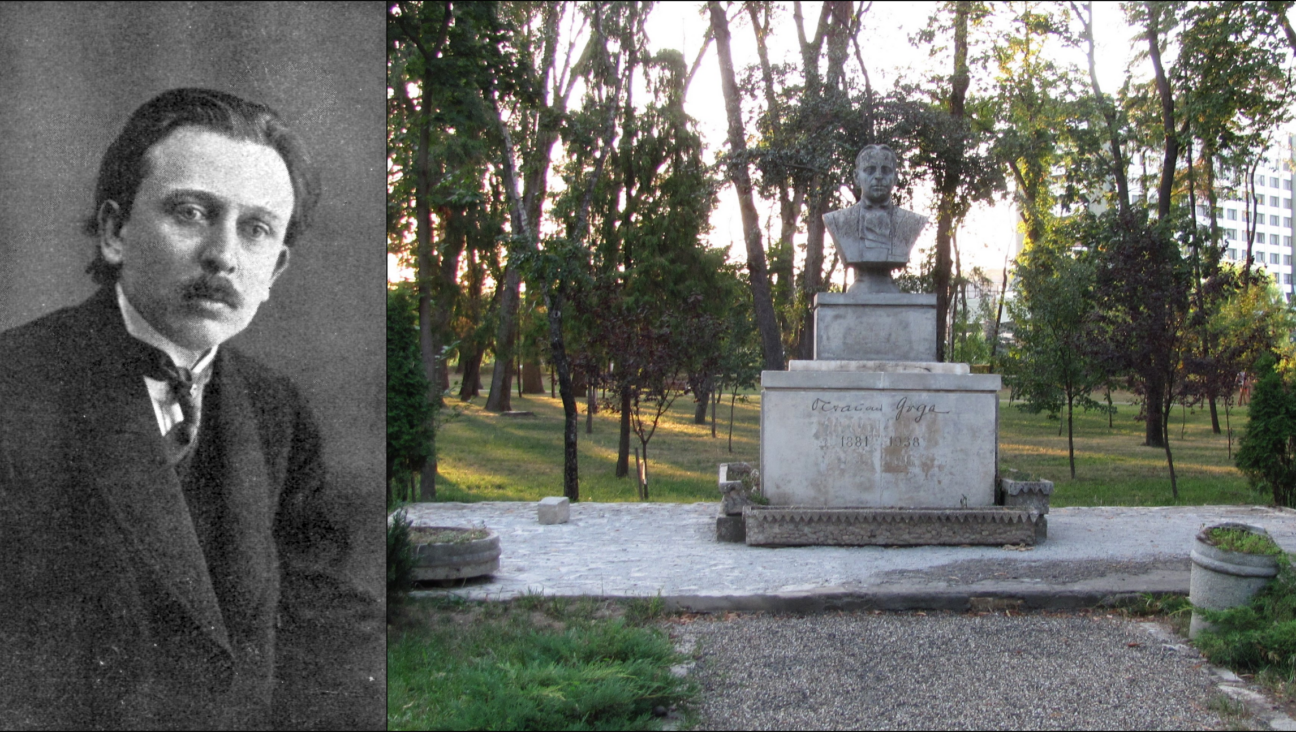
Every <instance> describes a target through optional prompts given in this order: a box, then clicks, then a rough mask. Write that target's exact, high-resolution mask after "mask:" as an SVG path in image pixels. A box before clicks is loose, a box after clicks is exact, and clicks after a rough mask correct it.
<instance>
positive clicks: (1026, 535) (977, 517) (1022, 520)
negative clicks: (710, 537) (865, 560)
mask: <svg viewBox="0 0 1296 732" xmlns="http://www.w3.org/2000/svg"><path fill="white" fill-rule="evenodd" d="M743 518H744V519H745V522H746V535H747V536H746V540H747V544H748V545H749V546H812V545H838V546H843V545H844V546H859V545H883V546H918V545H932V544H940V545H960V544H981V545H1002V544H1034V543H1035V537H1036V532H1037V524H1038V523H1039V522H1040V521H1041V520H1042V519H1043V517H1042V516H1040V514H1038V513H1036V512H1034V511H1028V510H1022V509H1015V508H1002V507H983V508H818V507H807V506H749V507H747V508H745V509H743Z"/></svg>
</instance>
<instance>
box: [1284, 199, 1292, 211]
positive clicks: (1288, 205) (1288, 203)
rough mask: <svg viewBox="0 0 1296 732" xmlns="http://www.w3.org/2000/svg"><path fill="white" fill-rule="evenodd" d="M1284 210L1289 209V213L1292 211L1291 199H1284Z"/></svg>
mask: <svg viewBox="0 0 1296 732" xmlns="http://www.w3.org/2000/svg"><path fill="white" fill-rule="evenodd" d="M1283 208H1285V209H1287V210H1288V211H1290V210H1291V199H1290V198H1284V199H1283Z"/></svg>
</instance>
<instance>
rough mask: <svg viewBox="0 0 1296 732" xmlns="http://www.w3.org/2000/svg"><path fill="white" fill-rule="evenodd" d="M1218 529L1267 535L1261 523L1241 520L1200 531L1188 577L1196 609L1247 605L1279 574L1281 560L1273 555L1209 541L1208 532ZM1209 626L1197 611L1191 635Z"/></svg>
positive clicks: (1189, 589)
mask: <svg viewBox="0 0 1296 732" xmlns="http://www.w3.org/2000/svg"><path fill="white" fill-rule="evenodd" d="M1218 528H1225V529H1244V530H1246V531H1250V532H1253V533H1256V534H1268V532H1267V531H1265V530H1264V529H1263V528H1261V527H1259V526H1252V525H1250V524H1238V523H1223V524H1215V525H1213V526H1208V527H1206V528H1204V529H1202V531H1201V533H1199V534H1197V538H1196V539H1195V540H1194V541H1193V549H1192V574H1190V575H1189V580H1188V599H1189V600H1190V601H1192V604H1193V607H1195V608H1197V607H1202V608H1206V609H1208V610H1227V609H1229V608H1232V607H1238V606H1239V605H1245V604H1246V603H1247V602H1248V601H1250V599H1251V597H1252V596H1253V595H1255V594H1256V593H1257V592H1259V591H1260V590H1262V589H1264V586H1265V585H1266V584H1268V582H1269V580H1271V579H1273V577H1274V576H1275V575H1277V574H1278V561H1277V560H1276V559H1275V558H1274V557H1272V556H1269V555H1266V554H1243V553H1241V552H1230V551H1224V550H1222V549H1220V548H1219V547H1216V546H1212V545H1210V544H1209V543H1207V542H1206V536H1207V532H1209V531H1210V530H1211V529H1218ZM1210 629H1211V624H1210V623H1208V622H1206V620H1205V618H1203V617H1202V616H1201V614H1200V613H1198V612H1197V611H1196V610H1194V611H1193V614H1192V622H1191V623H1190V624H1189V626H1188V637H1189V638H1196V637H1197V634H1198V633H1201V632H1202V631H1203V630H1210Z"/></svg>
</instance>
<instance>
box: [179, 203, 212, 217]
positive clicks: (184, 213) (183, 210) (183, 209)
mask: <svg viewBox="0 0 1296 732" xmlns="http://www.w3.org/2000/svg"><path fill="white" fill-rule="evenodd" d="M175 214H176V218H178V219H180V220H181V221H203V220H205V219H206V218H207V211H205V210H204V209H203V208H202V207H201V206H195V205H194V204H192V203H185V204H181V205H179V206H177V207H176V209H175Z"/></svg>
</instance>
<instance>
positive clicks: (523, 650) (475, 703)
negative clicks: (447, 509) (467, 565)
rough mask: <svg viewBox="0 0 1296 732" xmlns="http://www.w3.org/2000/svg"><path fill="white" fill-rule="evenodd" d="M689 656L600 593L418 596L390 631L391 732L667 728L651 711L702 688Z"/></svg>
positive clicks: (684, 702) (676, 704)
mask: <svg viewBox="0 0 1296 732" xmlns="http://www.w3.org/2000/svg"><path fill="white" fill-rule="evenodd" d="M648 602H651V601H648ZM684 660H685V659H684V657H683V656H681V655H680V654H678V653H677V652H676V651H675V649H674V647H673V646H672V645H671V642H670V640H669V639H668V638H667V637H666V634H665V633H664V632H663V631H662V630H660V629H658V628H655V627H648V626H645V625H641V624H639V623H636V622H635V621H634V620H633V619H632V618H631V616H630V614H629V613H627V612H626V610H625V609H624V608H623V607H621V606H618V605H615V604H612V603H609V602H604V601H599V600H595V599H594V598H579V599H574V600H573V599H565V598H544V597H540V596H537V595H531V596H525V597H521V598H518V599H516V600H514V601H512V602H467V601H462V600H430V601H428V600H425V601H411V602H410V603H408V605H407V606H406V607H405V609H404V610H403V611H402V613H401V616H400V617H399V618H398V619H397V620H396V621H395V623H393V624H392V625H391V626H389V627H388V637H387V724H388V729H523V730H525V729H571V730H587V729H588V730H596V729H660V727H661V721H662V720H661V718H660V717H658V716H655V715H654V714H653V712H654V709H655V708H658V707H662V708H667V709H671V708H677V707H681V706H686V705H687V703H688V701H689V700H690V699H691V698H692V697H693V696H694V695H696V693H697V692H696V685H695V684H694V683H693V682H691V681H688V680H685V679H680V678H677V677H676V676H674V675H673V674H671V672H670V668H671V666H672V665H674V664H678V663H681V662H682V661H684Z"/></svg>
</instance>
